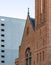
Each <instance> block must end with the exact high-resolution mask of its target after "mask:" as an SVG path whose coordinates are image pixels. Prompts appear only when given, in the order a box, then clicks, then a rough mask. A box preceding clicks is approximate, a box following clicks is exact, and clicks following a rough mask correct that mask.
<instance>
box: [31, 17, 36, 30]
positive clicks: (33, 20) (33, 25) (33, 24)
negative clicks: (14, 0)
mask: <svg viewBox="0 0 51 65" xmlns="http://www.w3.org/2000/svg"><path fill="white" fill-rule="evenodd" d="M30 22H31V25H32V27H33V29H35V19H34V18H30Z"/></svg>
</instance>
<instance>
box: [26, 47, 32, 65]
mask: <svg viewBox="0 0 51 65" xmlns="http://www.w3.org/2000/svg"><path fill="white" fill-rule="evenodd" d="M25 56H26V65H32V57H31V51H30V48H28V49H27V50H26V53H25Z"/></svg>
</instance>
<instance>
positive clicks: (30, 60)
mask: <svg viewBox="0 0 51 65" xmlns="http://www.w3.org/2000/svg"><path fill="white" fill-rule="evenodd" d="M31 62H32V59H31V57H30V58H29V65H31Z"/></svg>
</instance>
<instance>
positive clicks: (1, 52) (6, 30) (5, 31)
mask: <svg viewBox="0 0 51 65" xmlns="http://www.w3.org/2000/svg"><path fill="white" fill-rule="evenodd" d="M24 26H25V20H24V19H18V18H10V17H4V16H0V65H15V63H14V62H15V58H16V57H18V46H19V45H20V42H21V39H22V34H23V30H24Z"/></svg>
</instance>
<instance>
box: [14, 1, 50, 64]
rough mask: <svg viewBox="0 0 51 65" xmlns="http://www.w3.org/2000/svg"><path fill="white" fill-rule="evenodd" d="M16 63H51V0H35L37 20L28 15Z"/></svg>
mask: <svg viewBox="0 0 51 65" xmlns="http://www.w3.org/2000/svg"><path fill="white" fill-rule="evenodd" d="M15 64H16V65H51V0H35V20H34V19H33V18H31V17H30V16H29V11H28V16H27V20H26V24H25V29H24V34H23V38H22V42H21V46H20V47H19V58H17V59H16V60H15Z"/></svg>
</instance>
